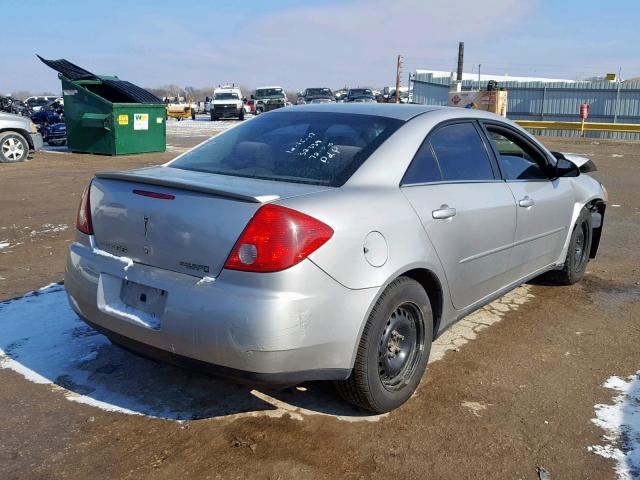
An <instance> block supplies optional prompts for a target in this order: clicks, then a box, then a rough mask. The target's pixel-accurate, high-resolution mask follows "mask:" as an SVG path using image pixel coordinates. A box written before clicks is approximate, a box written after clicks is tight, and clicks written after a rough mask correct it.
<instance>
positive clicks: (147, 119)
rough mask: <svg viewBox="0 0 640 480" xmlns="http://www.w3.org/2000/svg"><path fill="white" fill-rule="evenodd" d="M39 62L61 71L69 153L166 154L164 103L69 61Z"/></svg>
mask: <svg viewBox="0 0 640 480" xmlns="http://www.w3.org/2000/svg"><path fill="white" fill-rule="evenodd" d="M38 58H40V60H42V62H44V63H45V64H46V65H48V66H49V67H51V68H53V69H54V70H56V71H57V72H58V77H59V78H60V80H61V81H62V94H63V97H64V120H65V123H66V125H67V145H68V148H69V150H71V151H72V152H80V153H98V154H103V155H128V154H132V153H145V152H164V151H165V150H166V146H167V133H166V110H165V106H164V103H162V100H160V99H159V98H158V97H156V96H155V95H153V94H151V93H150V92H148V91H147V90H145V89H143V88H140V87H138V86H137V85H134V84H133V83H130V82H127V81H124V80H120V79H119V78H118V77H114V76H104V75H94V74H93V73H91V72H88V71H86V70H84V69H83V68H80V67H78V66H77V65H74V64H73V63H71V62H68V61H67V60H63V59H61V60H45V59H44V58H42V57H40V56H38Z"/></svg>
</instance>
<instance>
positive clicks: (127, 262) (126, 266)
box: [92, 247, 133, 271]
mask: <svg viewBox="0 0 640 480" xmlns="http://www.w3.org/2000/svg"><path fill="white" fill-rule="evenodd" d="M92 253H93V254H95V255H100V256H101V257H106V258H110V259H112V260H116V261H118V262H120V263H122V264H124V270H125V271H127V270H129V269H130V268H131V267H133V260H132V259H130V258H129V257H118V256H117V255H113V254H111V253H109V252H105V251H104V250H100V249H99V248H96V247H94V248H93V249H92Z"/></svg>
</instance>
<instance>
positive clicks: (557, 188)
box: [485, 124, 574, 281]
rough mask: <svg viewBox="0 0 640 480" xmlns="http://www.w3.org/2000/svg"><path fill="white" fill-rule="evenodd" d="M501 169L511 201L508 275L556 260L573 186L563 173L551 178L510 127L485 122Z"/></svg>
mask: <svg viewBox="0 0 640 480" xmlns="http://www.w3.org/2000/svg"><path fill="white" fill-rule="evenodd" d="M485 128H486V130H487V132H488V134H489V138H490V140H491V142H492V143H493V147H494V150H495V151H496V154H497V157H498V161H499V163H500V169H501V170H502V175H503V177H504V178H505V179H506V181H507V185H508V186H509V188H510V189H511V191H512V192H513V196H514V198H515V200H516V205H517V228H516V236H515V244H514V248H513V254H512V260H511V266H510V268H509V273H508V276H509V278H510V279H511V281H517V280H519V279H521V278H523V277H526V276H529V275H530V274H532V273H534V272H536V271H538V270H540V269H542V268H544V267H546V266H548V265H550V264H552V263H554V262H555V261H557V260H558V257H559V256H560V253H561V251H562V247H563V245H564V242H565V240H566V238H567V235H568V233H569V232H568V228H569V225H570V224H571V216H572V213H573V198H574V197H573V192H572V190H571V186H570V185H569V184H568V182H567V181H566V179H562V178H556V179H551V178H550V177H551V176H553V175H552V173H551V166H550V164H549V163H548V160H547V159H546V157H545V155H544V153H542V152H541V151H540V150H539V149H538V148H536V146H535V145H533V144H532V143H531V142H529V141H528V140H527V139H526V138H525V137H524V136H522V135H520V134H519V133H518V132H516V131H512V130H511V129H509V128H506V127H502V126H499V125H492V124H485Z"/></svg>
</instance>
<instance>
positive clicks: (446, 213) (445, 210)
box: [431, 205, 456, 220]
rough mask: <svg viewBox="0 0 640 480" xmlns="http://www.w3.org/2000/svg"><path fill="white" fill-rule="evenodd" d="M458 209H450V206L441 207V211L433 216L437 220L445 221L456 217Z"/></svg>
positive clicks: (436, 211)
mask: <svg viewBox="0 0 640 480" xmlns="http://www.w3.org/2000/svg"><path fill="white" fill-rule="evenodd" d="M455 214H456V209H455V208H451V207H449V205H441V206H440V208H439V209H437V210H434V211H433V212H431V216H432V217H433V218H435V219H436V220H445V219H447V218H451V217H453V216H455Z"/></svg>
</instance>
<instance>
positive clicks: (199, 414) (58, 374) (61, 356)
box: [0, 249, 532, 422]
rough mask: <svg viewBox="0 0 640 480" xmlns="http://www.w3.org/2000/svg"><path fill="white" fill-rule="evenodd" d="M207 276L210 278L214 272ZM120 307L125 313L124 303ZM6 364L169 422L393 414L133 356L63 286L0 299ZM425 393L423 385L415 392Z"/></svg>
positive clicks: (513, 300) (495, 316)
mask: <svg viewBox="0 0 640 480" xmlns="http://www.w3.org/2000/svg"><path fill="white" fill-rule="evenodd" d="M94 253H96V254H98V255H103V256H105V257H109V258H113V259H115V260H118V261H120V262H122V263H123V264H125V266H126V268H128V267H129V266H131V265H133V261H132V260H131V259H128V258H123V257H116V256H114V255H111V254H110V253H108V252H104V251H102V250H99V249H96V251H94ZM201 281H203V283H205V284H207V283H210V282H211V281H212V277H204V278H203V279H202V280H201ZM529 288H530V287H528V286H522V287H519V288H518V289H516V290H514V291H512V292H510V293H509V294H507V295H505V296H504V297H502V298H500V299H499V300H497V301H496V302H494V303H492V304H490V305H488V306H486V307H484V308H483V309H482V310H480V311H479V312H476V313H474V314H472V315H470V316H469V317H467V318H465V319H464V320H462V321H460V322H458V324H456V325H454V326H452V327H451V328H450V329H449V330H447V332H446V333H445V334H443V335H442V336H441V337H440V338H439V339H438V340H436V341H435V342H434V345H433V347H432V353H431V358H430V362H434V361H437V360H439V359H440V358H442V357H443V356H444V355H445V354H447V353H448V352H452V351H458V350H459V348H460V347H461V346H462V345H464V344H465V343H467V342H468V341H470V340H472V339H474V338H476V336H477V334H478V333H479V332H480V331H481V330H482V329H485V328H488V327H489V326H491V325H493V324H494V323H496V322H499V321H500V320H501V319H502V317H503V316H504V315H505V314H506V312H508V311H511V310H515V309H517V308H519V306H520V305H522V304H523V303H525V302H527V301H528V300H529V299H530V298H531V297H532V295H531V294H530V293H529ZM118 307H120V306H118ZM115 313H117V314H118V316H120V317H122V315H123V311H122V309H121V308H118V309H117V312H115ZM124 313H127V312H124ZM128 313H131V315H133V316H134V317H136V318H135V319H134V318H131V319H128V320H131V321H134V322H136V321H140V320H142V323H149V322H148V319H141V318H140V313H141V312H138V311H131V312H128ZM0 368H3V369H10V370H13V371H15V372H17V373H19V374H20V375H22V376H23V377H25V378H26V379H27V380H29V381H32V382H34V383H38V384H46V385H49V386H50V387H51V388H52V389H54V390H55V391H58V392H61V393H62V394H64V395H65V396H66V398H67V399H68V400H70V401H74V402H78V403H83V404H87V405H92V406H94V407H96V408H100V409H102V410H107V411H114V412H121V413H126V414H135V415H146V416H150V417H157V418H163V419H168V420H178V421H181V420H191V419H202V418H212V417H214V418H227V419H229V418H231V419H233V418H237V417H247V416H248V417H258V416H268V417H276V418H279V417H285V416H286V417H288V418H292V419H297V420H303V419H304V417H305V416H309V415H327V416H331V417H333V418H336V419H339V420H342V421H350V422H356V421H369V422H375V421H378V420H380V419H381V418H384V417H385V416H387V415H388V414H384V415H370V414H368V413H367V412H363V411H362V410H358V409H356V408H355V407H352V406H351V405H349V404H347V403H345V402H343V401H342V400H341V399H340V398H339V397H338V396H337V395H335V392H334V391H333V389H332V388H330V387H328V386H327V385H326V382H324V383H323V382H319V383H310V384H306V385H305V388H299V389H296V388H292V389H288V390H284V391H269V390H263V389H261V390H259V391H258V390H250V389H249V388H247V387H244V386H241V385H237V384H234V383H231V382H227V381H225V380H222V379H218V378H214V377H209V376H203V375H200V374H197V373H194V372H190V371H186V370H181V369H178V368H176V367H173V366H171V365H165V364H159V363H156V362H153V361H150V360H147V359H145V358H143V357H140V356H137V355H133V354H131V353H129V352H127V351H125V350H122V349H120V348H119V347H116V346H114V345H112V344H111V343H110V342H109V341H108V340H107V338H106V337H104V336H102V335H100V334H99V333H98V332H96V331H95V330H93V329H92V328H90V327H88V326H87V325H86V324H85V323H84V322H82V321H81V320H80V319H79V318H78V316H77V315H76V314H75V313H74V312H73V310H72V309H71V307H70V306H69V303H68V300H67V295H66V292H65V290H64V287H63V286H62V285H60V284H52V285H48V286H46V287H43V288H41V289H40V290H38V291H35V292H31V293H29V294H27V295H25V296H23V297H21V298H18V299H14V300H10V301H6V302H0ZM419 394H420V390H418V391H417V392H416V393H415V394H414V395H415V396H418V395H419ZM478 405H481V406H480V407H478ZM478 405H476V403H474V402H466V404H465V405H463V406H464V407H465V408H468V409H470V410H471V411H472V412H473V413H474V415H476V414H477V415H479V414H480V412H481V411H482V404H478Z"/></svg>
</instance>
